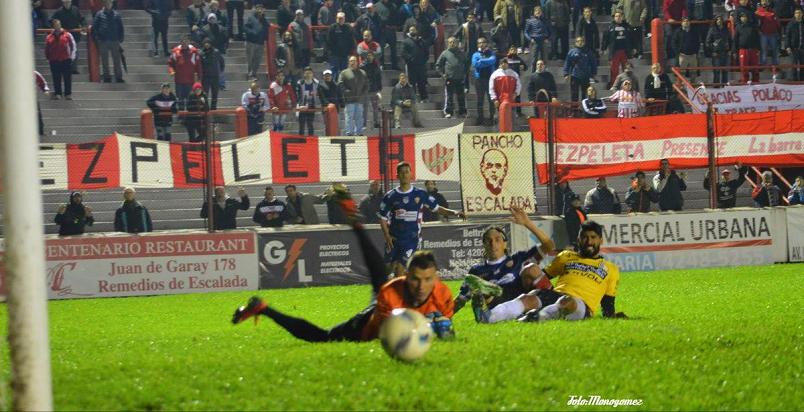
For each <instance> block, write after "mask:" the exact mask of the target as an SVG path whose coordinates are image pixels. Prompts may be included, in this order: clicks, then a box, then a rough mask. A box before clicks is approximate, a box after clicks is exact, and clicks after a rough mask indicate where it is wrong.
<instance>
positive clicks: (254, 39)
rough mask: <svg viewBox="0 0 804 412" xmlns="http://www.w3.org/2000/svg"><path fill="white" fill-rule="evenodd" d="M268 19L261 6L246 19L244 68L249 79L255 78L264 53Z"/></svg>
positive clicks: (255, 7)
mask: <svg viewBox="0 0 804 412" xmlns="http://www.w3.org/2000/svg"><path fill="white" fill-rule="evenodd" d="M268 26H269V23H268V19H266V18H265V8H263V6H262V4H256V5H255V6H254V14H252V15H251V16H249V17H248V19H247V20H246V24H245V26H244V30H245V32H246V67H247V71H248V77H249V78H250V79H253V78H256V77H257V71H258V70H259V69H260V64H261V63H262V57H263V53H264V52H265V38H266V37H267V36H268Z"/></svg>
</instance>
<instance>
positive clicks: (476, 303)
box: [472, 295, 491, 323]
mask: <svg viewBox="0 0 804 412" xmlns="http://www.w3.org/2000/svg"><path fill="white" fill-rule="evenodd" d="M472 312H473V313H474V315H475V322H477V323H489V317H490V316H491V311H490V310H489V305H488V303H487V302H486V297H485V296H483V295H474V296H472Z"/></svg>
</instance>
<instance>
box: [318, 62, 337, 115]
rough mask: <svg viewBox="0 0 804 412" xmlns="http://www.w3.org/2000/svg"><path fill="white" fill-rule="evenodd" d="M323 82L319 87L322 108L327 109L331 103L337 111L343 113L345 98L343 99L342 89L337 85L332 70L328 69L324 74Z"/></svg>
mask: <svg viewBox="0 0 804 412" xmlns="http://www.w3.org/2000/svg"><path fill="white" fill-rule="evenodd" d="M322 75H323V81H322V82H321V83H320V84H319V85H318V98H319V99H321V107H327V106H329V104H330V103H332V104H334V105H335V109H336V110H337V111H339V112H340V111H341V107H343V98H342V97H341V89H340V88H339V87H338V84H337V83H335V80H334V76H332V70H330V69H326V70H324V72H323V73H322Z"/></svg>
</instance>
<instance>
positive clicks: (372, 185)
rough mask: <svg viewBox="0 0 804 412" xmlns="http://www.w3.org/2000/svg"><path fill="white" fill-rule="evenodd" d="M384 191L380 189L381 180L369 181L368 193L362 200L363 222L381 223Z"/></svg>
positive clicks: (361, 218) (361, 216)
mask: <svg viewBox="0 0 804 412" xmlns="http://www.w3.org/2000/svg"><path fill="white" fill-rule="evenodd" d="M382 197H383V193H382V192H381V191H380V182H379V181H378V180H372V181H371V182H369V191H368V194H366V195H365V196H363V198H362V199H361V200H360V206H359V207H358V210H360V222H361V223H380V216H379V215H378V213H379V212H380V202H382Z"/></svg>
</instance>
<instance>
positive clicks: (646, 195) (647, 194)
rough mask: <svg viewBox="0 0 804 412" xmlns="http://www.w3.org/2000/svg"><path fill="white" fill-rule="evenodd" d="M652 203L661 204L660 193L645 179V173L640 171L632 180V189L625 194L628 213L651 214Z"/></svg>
mask: <svg viewBox="0 0 804 412" xmlns="http://www.w3.org/2000/svg"><path fill="white" fill-rule="evenodd" d="M651 203H659V193H658V192H657V191H655V190H653V186H651V185H650V183H649V182H648V181H647V180H646V179H645V172H643V171H638V172H636V173H635V174H634V176H633V177H632V178H631V187H629V188H628V191H627V192H625V206H626V213H647V212H650V204H651Z"/></svg>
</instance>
